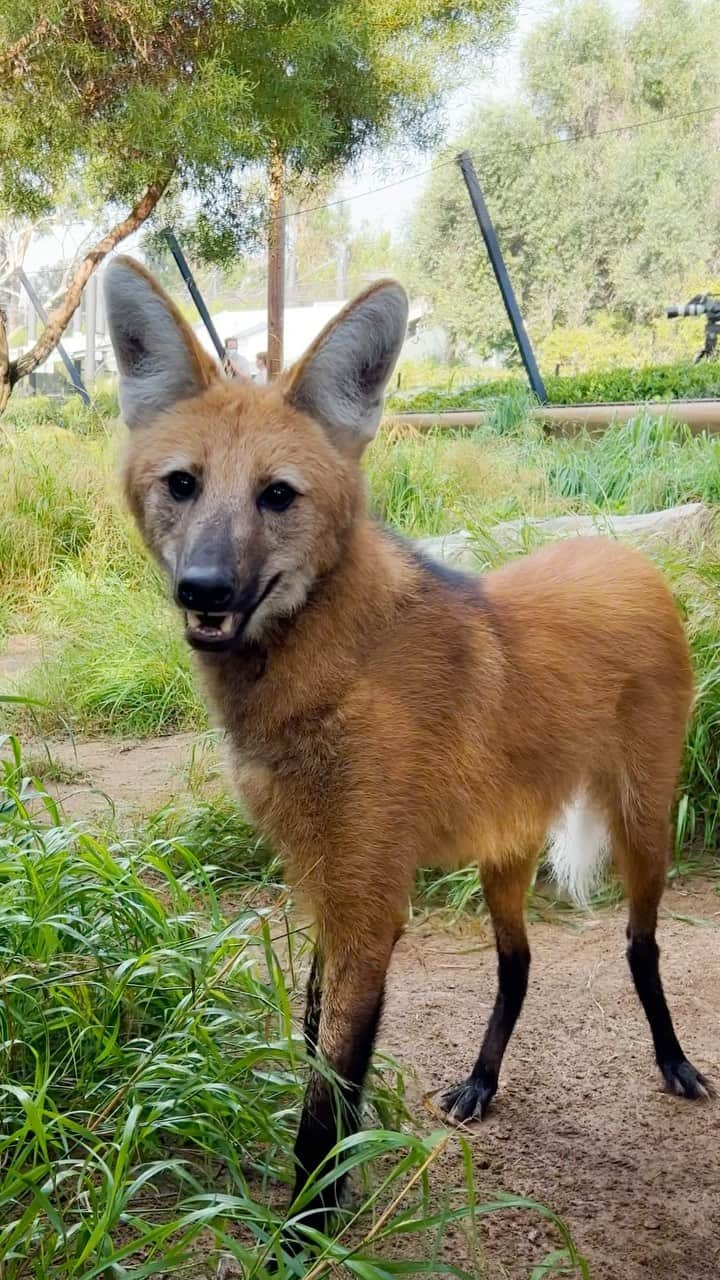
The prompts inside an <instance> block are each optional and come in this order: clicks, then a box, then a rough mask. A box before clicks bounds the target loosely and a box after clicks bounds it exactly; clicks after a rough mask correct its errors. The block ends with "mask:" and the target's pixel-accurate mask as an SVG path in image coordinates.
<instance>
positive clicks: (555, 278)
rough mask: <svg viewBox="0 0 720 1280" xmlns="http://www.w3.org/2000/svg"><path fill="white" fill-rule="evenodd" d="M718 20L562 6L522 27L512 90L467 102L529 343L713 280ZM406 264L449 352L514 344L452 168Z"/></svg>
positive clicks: (435, 190)
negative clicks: (508, 99)
mask: <svg viewBox="0 0 720 1280" xmlns="http://www.w3.org/2000/svg"><path fill="white" fill-rule="evenodd" d="M716 18H717V15H716V12H715V4H714V2H713V0H640V3H639V5H638V7H637V9H636V10H634V16H633V17H632V18H631V19H630V20H627V19H626V18H623V17H621V16H619V14H618V9H617V6H612V5H611V4H610V3H609V0H569V2H567V3H562V4H560V5H559V6H558V7H557V9H556V10H555V12H554V13H553V14H552V16H551V17H549V18H548V19H547V20H546V21H545V22H543V23H541V24H540V25H539V26H538V27H536V28H535V29H534V30H533V31H532V33H531V34H530V36H529V37H528V40H527V43H526V45H525V48H524V54H523V59H522V69H521V86H520V92H519V95H518V97H517V99H516V100H514V101H513V102H512V103H510V104H503V105H499V106H491V107H483V108H481V109H480V110H479V111H478V112H477V113H476V114H475V116H474V118H473V119H472V121H471V123H470V125H469V126H468V128H467V130H466V132H465V134H464V135H463V137H462V138H461V139H459V140H458V141H456V142H455V144H454V146H453V153H454V152H456V151H457V150H459V148H460V147H461V146H463V147H467V148H468V149H469V150H470V151H471V152H472V155H473V157H474V160H475V165H476V169H477V172H478V175H479V178H480V181H481V183H482V185H483V189H484V193H485V197H486V200H487V204H488V207H489V209H490V212H491V215H492V217H493V219H494V222H495V225H496V228H497V231H498V235H499V238H500V241H501V244H502V247H503V251H504V254H505V257H506V260H507V264H508V268H509V271H510V274H511V277H512V280H513V283H514V285H515V288H516V291H517V293H518V297H519V300H520V304H521V307H522V310H523V313H524V315H525V317H526V319H527V321H528V324H529V328H530V331H531V336H532V337H533V338H534V340H535V341H536V342H538V343H539V342H540V341H541V339H543V338H544V337H545V336H546V335H547V334H549V333H550V332H551V331H552V330H556V329H557V328H558V327H568V328H575V329H578V328H579V327H581V326H584V325H585V324H586V323H587V321H588V320H589V319H590V318H592V317H593V316H594V315H595V314H596V313H598V312H605V313H609V314H610V315H612V316H613V318H614V319H615V321H616V322H617V325H618V326H619V327H620V328H622V326H623V325H624V326H628V325H631V324H639V323H647V322H649V321H650V320H654V319H656V318H658V317H660V316H662V315H663V314H664V308H665V307H666V306H667V305H669V304H671V303H674V302H682V301H685V300H686V298H687V296H688V295H689V293H690V292H699V291H701V290H707V289H709V288H711V287H712V283H713V280H714V279H715V278H716V277H717V274H718V271H719V270H720V247H719V246H720V148H719V147H718V119H719V118H720V113H719V112H718V105H719V104H720V95H719V94H718V88H717V74H716V71H717V67H718V65H719V64H720V27H719V26H718V23H717V20H716ZM637 123H640V124H642V125H643V127H642V128H632V127H630V126H633V125H635V124H637ZM449 154H451V153H449ZM408 269H409V270H410V271H412V272H413V273H414V276H415V284H416V287H417V289H418V290H419V291H420V292H422V293H423V294H425V295H426V296H428V297H429V298H430V299H431V301H432V304H433V315H434V317H435V318H436V319H437V320H439V321H441V322H442V323H443V324H444V325H445V327H446V328H447V330H448V332H449V334H450V336H451V339H452V341H453V343H454V345H455V348H456V350H462V349H463V348H465V347H468V346H469V347H472V348H474V349H476V350H478V351H481V352H488V351H490V350H492V349H498V348H499V349H503V348H504V349H508V350H510V349H513V346H512V341H511V335H510V333H509V326H508V323H507V319H506V317H505V314H504V312H503V309H502V303H501V301H500V297H499V294H498V290H497V286H496V284H495V281H494V278H493V276H492V273H491V270H490V267H489V264H488V259H487V254H486V252H485V249H484V246H483V242H482V240H481V238H480V236H479V234H478V230H477V226H476V224H475V221H474V218H473V215H472V213H471V210H470V207H469V203H468V198H467V193H466V191H465V188H464V186H463V183H462V180H461V177H460V174H459V173H458V172H453V170H452V168H442V169H439V170H438V172H437V173H436V174H435V176H434V178H433V180H432V182H431V183H430V186H429V189H428V192H427V194H426V196H425V198H424V200H423V202H422V204H421V207H420V208H419V210H418V213H417V216H416V219H415V222H414V226H413V231H412V238H411V245H410V253H409V261H408ZM697 345H698V346H699V345H700V344H699V343H697ZM565 355H566V352H562V353H561V355H560V356H559V357H558V358H565Z"/></svg>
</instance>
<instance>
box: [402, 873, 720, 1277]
mask: <svg viewBox="0 0 720 1280" xmlns="http://www.w3.org/2000/svg"><path fill="white" fill-rule="evenodd" d="M683 917H684V918H683ZM690 918H691V919H693V920H697V921H702V923H690V922H689V919H690ZM624 924H625V919H624V910H623V909H622V907H620V908H618V909H617V910H614V911H605V912H602V913H600V914H598V915H597V916H593V917H590V918H587V919H585V920H583V919H582V918H581V919H580V920H579V925H578V926H577V927H571V926H569V925H567V924H563V923H557V924H534V925H532V926H531V929H530V942H531V947H532V950H533V969H532V974H531V982H530V990H529V993H528V999H527V1003H526V1005H525V1009H524V1011H523V1014H522V1017H521V1019H520V1022H519V1023H518V1027H517V1029H516V1032H515V1035H514V1037H513V1040H512V1042H511V1045H510V1048H509V1050H508V1053H507V1057H506V1060H505V1065H504V1070H503V1072H502V1075H501V1082H500V1090H499V1092H498V1095H497V1097H496V1099H495V1102H494V1103H493V1106H492V1108H491V1111H490V1113H489V1115H488V1117H487V1119H486V1120H485V1121H484V1123H483V1124H482V1125H481V1124H480V1123H479V1122H475V1123H474V1124H473V1125H469V1126H464V1133H465V1136H466V1137H467V1138H468V1139H469V1141H470V1143H471V1145H472V1149H473V1156H474V1162H475V1168H476V1180H477V1194H478V1197H479V1198H480V1197H485V1198H490V1196H491V1195H492V1194H493V1193H495V1192H497V1191H499V1190H504V1191H510V1192H515V1193H518V1194H521V1195H525V1196H530V1197H532V1198H533V1199H535V1200H539V1201H541V1202H542V1203H544V1204H546V1205H548V1206H550V1207H551V1208H553V1209H554V1210H555V1211H556V1212H557V1213H559V1214H560V1215H561V1216H562V1217H563V1218H564V1219H565V1221H566V1222H567V1224H568V1225H569V1227H570V1229H571V1231H572V1234H573V1236H574V1238H575V1241H576V1243H577V1245H578V1247H579V1249H580V1250H581V1252H582V1253H583V1254H584V1255H585V1256H586V1258H587V1260H588V1263H589V1266H590V1274H591V1276H592V1278H593V1280H648V1278H649V1277H652V1278H653V1280H714V1278H715V1277H717V1276H718V1275H720V1101H718V1102H709V1103H704V1104H696V1103H688V1102H683V1101H680V1100H678V1099H675V1098H672V1097H670V1096H668V1095H667V1094H666V1093H664V1092H663V1091H662V1089H661V1086H660V1078H659V1075H658V1073H657V1071H656V1069H655V1066H654V1062H653V1059H652V1053H651V1047H650V1037H649V1032H648V1030H647V1027H646V1024H645V1020H644V1015H643V1014H642V1011H641V1009H640V1006H639V1003H638V1001H637V998H636V996H635V993H634V991H633V988H632V985H631V981H630V977H629V973H628V971H627V966H626V962H625V957H624ZM659 938H660V943H661V946H662V950H663V972H664V977H665V986H666V992H667V996H668V1002H669V1004H670V1006H671V1009H672V1010H673V1011H674V1013H675V1021H676V1026H677V1029H678V1032H679V1035H680V1039H681V1042H682V1043H683V1045H684V1047H685V1050H686V1052H687V1054H688V1056H689V1057H690V1058H691V1060H692V1061H694V1062H695V1064H696V1065H697V1066H698V1067H699V1068H700V1070H702V1071H703V1072H704V1073H706V1074H707V1075H708V1076H710V1077H711V1078H713V1079H714V1080H715V1081H716V1082H718V1083H720V983H719V982H718V968H719V961H720V897H719V896H718V894H717V893H715V892H714V891H713V889H712V887H708V886H704V885H703V884H702V883H700V882H695V883H693V884H690V885H688V886H686V887H685V888H675V889H672V890H669V891H668V893H667V894H666V896H665V899H664V903H663V918H662V923H661V927H660V930H659ZM487 942H489V935H488V930H487V926H485V925H482V924H478V925H477V926H472V927H468V926H465V927H464V928H462V929H460V930H457V931H455V930H454V931H453V932H452V933H450V932H447V933H439V932H438V931H437V929H436V928H433V929H430V930H428V931H427V932H425V931H423V932H421V933H420V934H417V933H415V934H413V933H410V934H408V935H407V936H406V937H405V938H404V939H403V941H402V943H401V944H400V946H399V947H398V949H397V952H396V955H395V957H394V960H393V965H392V970H391V976H390V982H389V991H388V1001H387V1007H386V1013H385V1017H384V1020H383V1024H382V1031H381V1037H380V1045H381V1047H382V1048H383V1049H385V1050H386V1051H388V1052H389V1053H391V1054H392V1055H393V1056H394V1057H395V1058H396V1059H397V1060H398V1061H399V1062H400V1063H402V1065H403V1066H404V1067H405V1068H407V1069H409V1070H410V1071H411V1072H412V1073H413V1074H414V1076H415V1080H414V1083H412V1084H411V1085H410V1095H409V1096H410V1099H411V1102H412V1103H413V1104H414V1109H415V1111H416V1113H417V1115H418V1119H419V1120H420V1121H421V1123H424V1124H425V1125H426V1126H428V1127H429V1125H430V1124H431V1123H432V1119H433V1117H432V1110H433V1105H432V1100H431V1098H429V1097H428V1094H432V1093H433V1092H434V1091H437V1090H439V1089H440V1088H441V1087H443V1086H446V1085H448V1084H454V1083H456V1082H457V1081H458V1080H460V1079H462V1078H463V1077H464V1076H465V1075H466V1074H467V1072H468V1070H469V1068H470V1067H471V1065H472V1062H473V1060H474V1058H475V1055H476V1053H477V1049H478V1047H479V1043H480V1039H481V1036H482V1031H483V1028H484V1024H485V1021H486V1019H487V1017H488V1014H489V1012H490V1008H491V1005H492V1001H493V998H494V991H495V957H494V951H493V949H492V948H491V947H489V946H483V943H487ZM428 1112H430V1113H431V1114H430V1115H429V1114H428ZM434 1179H435V1184H436V1185H437V1186H438V1190H440V1189H441V1187H440V1184H441V1183H442V1182H443V1181H446V1182H448V1183H450V1184H451V1185H456V1186H457V1185H459V1184H461V1182H462V1167H461V1161H460V1156H459V1153H458V1152H457V1150H448V1152H446V1153H445V1155H444V1156H443V1168H442V1170H441V1171H437V1170H436V1171H435V1174H434ZM485 1240H486V1249H487V1269H488V1274H489V1275H490V1276H492V1277H498V1278H499V1277H504V1276H507V1277H513V1280H515V1278H516V1277H517V1278H519V1277H527V1276H528V1275H529V1273H530V1270H531V1269H532V1265H533V1264H537V1263H538V1262H539V1261H540V1259H541V1258H542V1257H543V1256H544V1255H545V1254H546V1253H547V1252H548V1251H549V1250H550V1249H551V1248H552V1247H553V1246H554V1244H556V1241H557V1237H556V1236H555V1235H554V1232H553V1230H552V1229H551V1228H549V1227H547V1226H546V1225H544V1224H543V1222H542V1221H541V1220H540V1219H536V1218H535V1217H534V1216H530V1215H528V1214H527V1213H526V1212H520V1211H515V1210H512V1211H507V1212H505V1211H504V1212H502V1213H500V1214H498V1215H496V1216H494V1217H492V1218H490V1219H488V1220H487V1234H486V1236H485ZM443 1256H446V1257H447V1258H448V1259H453V1260H456V1261H458V1262H461V1263H462V1262H464V1261H466V1259H467V1248H466V1246H465V1244H464V1243H463V1240H462V1237H461V1236H460V1234H459V1233H458V1236H457V1237H456V1239H455V1240H454V1241H453V1240H451V1241H450V1242H449V1244H448V1246H447V1249H446V1250H444V1255H443Z"/></svg>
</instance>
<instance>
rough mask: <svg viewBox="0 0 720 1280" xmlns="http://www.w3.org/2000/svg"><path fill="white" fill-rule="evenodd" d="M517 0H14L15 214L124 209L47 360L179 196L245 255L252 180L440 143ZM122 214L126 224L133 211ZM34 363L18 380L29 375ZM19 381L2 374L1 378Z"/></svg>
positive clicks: (41, 351)
mask: <svg viewBox="0 0 720 1280" xmlns="http://www.w3.org/2000/svg"><path fill="white" fill-rule="evenodd" d="M511 7H512V0H461V2H460V3H458V2H456V0H383V3H382V4H378V3H377V2H376V0H212V2H210V0H6V3H4V4H3V6H2V9H1V10H0V137H1V138H2V144H1V150H0V217H2V216H3V215H13V216H16V217H17V216H19V217H27V218H37V217H40V216H42V215H43V214H45V213H46V212H47V211H48V210H51V209H52V208H53V207H54V206H55V205H56V204H57V203H58V202H59V201H61V200H62V199H63V198H66V196H67V193H68V191H72V190H73V189H77V188H79V187H80V186H82V189H83V190H84V191H85V192H87V193H88V194H89V195H90V196H91V197H92V198H93V199H94V200H95V201H96V203H97V204H98V205H99V206H102V207H104V208H108V209H113V210H115V211H116V213H115V215H114V216H115V217H116V218H117V220H116V221H115V224H114V227H113V228H111V230H110V231H109V232H108V233H107V235H106V237H104V239H103V240H102V241H100V242H99V243H98V245H97V246H95V247H94V250H93V252H92V254H91V255H89V256H88V257H87V259H85V260H83V263H82V264H80V268H79V274H76V277H75V279H74V281H73V282H71V286H70V288H69V290H68V292H67V294H66V296H65V299H64V302H63V306H62V308H61V311H59V312H58V315H57V316H56V317H55V321H54V322H53V324H52V325H51V327H50V329H49V330H46V332H45V334H44V335H43V337H42V338H41V340H40V344H39V346H38V348H37V351H36V352H35V353H34V357H33V358H34V359H35V363H37V359H36V358H35V357H38V356H40V357H41V358H44V356H45V355H46V354H47V352H48V351H49V350H50V349H51V347H52V345H53V344H54V342H55V341H57V338H58V337H59V336H60V334H61V333H62V328H63V327H64V324H66V323H67V321H68V319H69V318H70V315H72V311H73V310H74V308H75V307H76V306H77V303H78V301H79V298H80V294H81V291H82V287H83V285H84V283H85V282H86V280H87V278H88V277H89V275H90V274H91V272H92V270H94V268H95V266H96V265H97V263H98V262H99V261H100V260H101V259H102V257H103V256H104V255H105V254H106V253H107V252H109V250H110V249H112V248H113V247H114V245H115V244H117V243H118V241H119V240H121V239H122V238H124V237H125V236H126V235H127V234H128V233H129V232H130V231H132V230H135V229H136V228H137V227H138V226H140V225H142V223H143V222H145V221H146V219H148V218H149V217H150V216H151V215H152V213H153V211H154V209H155V207H156V206H157V204H158V202H159V200H160V199H161V198H162V197H163V195H164V194H165V193H166V192H167V193H170V194H171V195H174V197H175V198H176V199H178V198H184V199H185V203H186V204H187V202H188V201H189V202H191V203H192V207H193V209H194V211H195V213H196V215H197V229H198V233H199V240H198V243H199V244H200V245H201V246H202V248H203V249H204V251H205V253H206V255H207V256H208V257H213V256H214V257H215V258H217V259H220V258H225V259H227V258H228V257H230V256H231V255H232V254H233V253H234V252H236V251H237V250H238V248H239V247H241V246H242V245H243V244H244V243H245V242H246V241H247V239H248V235H249V234H251V233H252V232H253V231H255V230H256V229H257V221H256V220H255V221H253V218H252V217H251V213H252V201H250V202H248V201H247V200H246V199H245V198H244V194H243V190H242V186H241V182H240V179H241V177H242V175H243V173H244V171H245V170H246V169H247V167H248V166H251V165H253V164H254V163H257V162H259V161H264V160H265V159H266V158H267V155H268V151H269V148H270V147H271V146H273V147H275V148H277V149H278V150H279V151H280V152H281V153H282V155H283V156H284V157H285V160H286V162H287V164H288V167H289V169H290V170H291V171H298V172H300V171H304V172H309V173H317V172H319V171H322V170H327V169H328V168H330V169H332V168H336V167H338V166H340V165H343V164H346V163H348V162H351V161H352V160H353V159H355V158H356V157H357V156H358V155H359V154H360V153H361V152H362V151H363V150H364V149H365V148H366V147H368V146H369V145H370V144H372V143H377V142H381V141H382V140H383V139H385V138H386V137H387V136H389V134H390V132H394V133H395V134H396V135H399V136H401V137H402V138H403V140H404V141H406V142H411V143H413V144H429V143H430V142H432V141H433V140H434V139H435V137H436V129H437V123H438V114H437V107H438V100H439V95H440V93H441V90H442V89H443V88H444V87H446V85H447V83H448V78H449V77H450V76H452V74H453V72H454V70H456V69H457V67H458V65H459V59H460V58H461V57H462V61H463V62H464V63H465V62H466V61H467V60H468V59H469V58H470V57H477V56H478V55H479V54H481V53H487V52H488V50H489V49H490V48H491V47H492V46H493V45H494V43H495V42H496V41H497V40H498V39H499V37H500V36H501V35H502V33H503V31H504V30H505V29H506V27H507V23H508V20H509V14H510V10H511ZM118 211H121V213H122V216H118ZM31 367H32V362H31V361H30V360H29V359H27V358H26V357H22V358H21V361H20V362H18V367H17V368H16V369H15V370H14V372H11V375H10V381H12V379H13V377H15V378H16V377H17V376H22V374H23V373H26V372H29V371H30V368H31ZM3 380H5V382H6V383H7V378H6V377H5V375H4V374H3V373H2V370H0V382H2V381H3Z"/></svg>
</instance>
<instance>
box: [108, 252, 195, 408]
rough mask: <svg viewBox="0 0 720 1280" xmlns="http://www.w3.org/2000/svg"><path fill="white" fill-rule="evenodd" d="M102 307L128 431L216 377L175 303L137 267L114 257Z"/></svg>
mask: <svg viewBox="0 0 720 1280" xmlns="http://www.w3.org/2000/svg"><path fill="white" fill-rule="evenodd" d="M105 307H106V314H107V321H108V328H109V330H110V340H111V342H112V345H113V349H114V351H115V357H116V359H117V365H118V371H119V374H120V409H121V412H122V415H123V417H124V419H125V421H126V423H127V425H128V426H129V427H137V426H145V425H146V424H147V423H149V422H151V421H152V419H153V418H155V417H156V416H157V414H158V413H161V412H162V411H163V409H170V408H171V407H172V405H174V404H175V403H176V401H178V400H186V399H188V398H189V397H190V396H195V395H198V394H199V392H201V391H204V389H205V388H206V387H208V386H209V385H210V383H211V382H212V381H213V380H214V379H215V378H219V377H220V373H219V370H218V369H217V366H216V365H215V364H214V362H213V361H212V360H211V358H210V356H208V355H207V354H206V352H205V351H203V349H202V347H201V346H200V343H199V342H198V340H197V338H196V337H195V334H194V333H193V331H192V329H191V328H190V326H189V324H187V323H186V321H185V320H184V319H183V317H182V316H181V314H180V312H179V311H178V309H177V307H176V306H175V303H174V302H172V301H171V299H170V298H168V296H167V294H166V293H165V292H164V291H163V290H162V289H161V288H160V286H159V285H158V284H156V283H155V281H154V280H153V278H152V276H150V275H148V273H147V271H145V269H144V268H143V267H141V266H140V264H139V262H135V261H134V260H133V259H132V258H125V257H117V258H113V260H112V262H111V263H110V265H109V266H108V268H107V270H106V271H105Z"/></svg>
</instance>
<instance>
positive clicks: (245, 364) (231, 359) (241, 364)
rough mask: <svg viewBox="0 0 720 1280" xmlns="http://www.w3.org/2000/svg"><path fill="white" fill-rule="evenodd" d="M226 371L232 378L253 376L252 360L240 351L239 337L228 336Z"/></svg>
mask: <svg viewBox="0 0 720 1280" xmlns="http://www.w3.org/2000/svg"><path fill="white" fill-rule="evenodd" d="M223 364H224V367H225V372H226V373H227V374H228V375H229V376H230V377H231V378H238V377H239V378H249V377H250V376H251V369H250V361H249V360H246V359H245V356H243V355H241V354H240V352H239V351H238V340H237V338H228V340H227V342H226V343H225V360H224V361H223Z"/></svg>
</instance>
